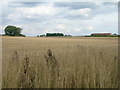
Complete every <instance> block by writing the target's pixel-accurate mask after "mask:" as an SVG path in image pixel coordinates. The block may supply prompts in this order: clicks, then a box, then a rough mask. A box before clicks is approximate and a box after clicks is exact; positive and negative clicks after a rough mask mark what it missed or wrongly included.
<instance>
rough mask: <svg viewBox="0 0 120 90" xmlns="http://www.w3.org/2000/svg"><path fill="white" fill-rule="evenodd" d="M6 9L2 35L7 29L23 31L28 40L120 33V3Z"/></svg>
mask: <svg viewBox="0 0 120 90" xmlns="http://www.w3.org/2000/svg"><path fill="white" fill-rule="evenodd" d="M2 9H3V10H2V12H0V17H2V25H1V26H0V33H4V32H3V29H4V28H5V27H6V26H7V25H15V26H18V27H21V28H22V29H23V32H22V33H23V34H25V35H27V36H36V35H40V34H45V33H50V32H55V33H56V32H60V33H61V32H62V33H64V34H71V35H74V36H76V35H77V36H78V35H87V34H91V33H99V32H110V33H118V3H117V2H9V3H8V2H4V3H3V5H2ZM2 27H3V29H2Z"/></svg>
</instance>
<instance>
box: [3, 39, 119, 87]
mask: <svg viewBox="0 0 120 90" xmlns="http://www.w3.org/2000/svg"><path fill="white" fill-rule="evenodd" d="M2 87H3V88H117V87H118V38H116V37H114V38H111V37H2Z"/></svg>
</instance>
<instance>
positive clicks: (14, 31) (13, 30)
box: [4, 26, 22, 36]
mask: <svg viewBox="0 0 120 90" xmlns="http://www.w3.org/2000/svg"><path fill="white" fill-rule="evenodd" d="M4 31H5V35H8V36H22V34H21V31H22V28H20V27H15V26H7V27H6V28H5V30H4Z"/></svg>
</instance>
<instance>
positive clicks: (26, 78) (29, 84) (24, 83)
mask: <svg viewBox="0 0 120 90" xmlns="http://www.w3.org/2000/svg"><path fill="white" fill-rule="evenodd" d="M29 63H30V62H29V58H28V56H27V55H26V57H25V58H24V61H23V73H22V75H21V78H20V79H21V81H20V84H21V85H20V87H22V88H34V84H35V71H34V70H32V69H31V68H30V66H29Z"/></svg>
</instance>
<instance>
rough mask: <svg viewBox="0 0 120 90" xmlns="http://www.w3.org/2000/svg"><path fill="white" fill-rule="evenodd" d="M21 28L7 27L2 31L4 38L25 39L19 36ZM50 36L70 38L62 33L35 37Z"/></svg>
mask: <svg viewBox="0 0 120 90" xmlns="http://www.w3.org/2000/svg"><path fill="white" fill-rule="evenodd" d="M22 30H23V29H22V28H20V27H16V26H11V25H9V26H7V27H6V28H5V29H4V32H5V36H23V37H25V35H23V34H21V32H22ZM51 36H71V35H64V34H63V33H46V35H45V34H43V35H37V37H51Z"/></svg>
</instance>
